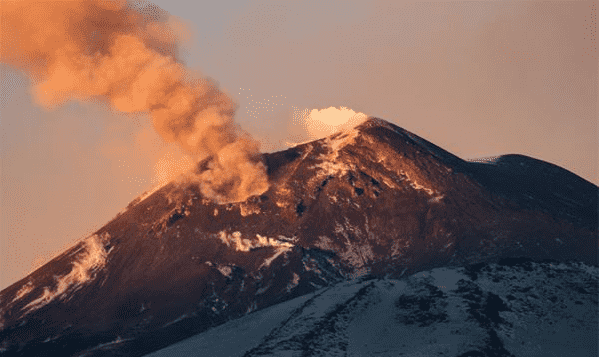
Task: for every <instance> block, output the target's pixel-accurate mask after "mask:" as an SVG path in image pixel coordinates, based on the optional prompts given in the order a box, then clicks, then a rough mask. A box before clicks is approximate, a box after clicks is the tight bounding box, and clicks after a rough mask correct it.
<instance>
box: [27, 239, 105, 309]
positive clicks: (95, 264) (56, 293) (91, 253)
mask: <svg viewBox="0 0 599 357" xmlns="http://www.w3.org/2000/svg"><path fill="white" fill-rule="evenodd" d="M108 237H109V236H108V234H105V235H104V236H103V237H102V238H100V237H99V236H98V235H96V234H94V235H92V236H91V237H88V238H86V239H85V240H83V249H82V250H83V253H81V254H80V255H79V257H78V260H76V261H75V262H74V263H73V268H72V269H71V272H70V273H68V274H67V275H64V276H61V277H58V278H56V277H55V278H56V280H57V284H56V286H55V288H54V289H53V290H51V289H50V288H49V287H45V288H44V293H43V294H42V296H40V297H39V298H37V299H35V300H33V301H31V302H30V303H29V304H27V305H26V306H25V307H24V309H26V310H27V311H26V313H29V312H31V311H33V310H37V309H39V308H40V307H42V306H44V305H46V304H48V303H49V302H50V301H52V300H54V299H55V298H57V297H61V298H64V297H65V296H66V294H65V293H66V291H67V290H68V289H69V288H71V287H74V288H77V287H81V285H83V284H84V283H87V282H89V281H90V280H92V279H93V278H94V277H95V274H94V276H92V273H94V272H96V271H97V270H98V269H101V268H103V267H104V265H105V264H106V257H107V254H108V253H107V252H106V250H104V245H103V240H106V239H108Z"/></svg>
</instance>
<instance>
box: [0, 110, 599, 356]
mask: <svg viewBox="0 0 599 357" xmlns="http://www.w3.org/2000/svg"><path fill="white" fill-rule="evenodd" d="M264 162H265V164H266V165H267V167H268V175H269V178H270V182H271V186H270V189H269V190H268V191H267V192H265V193H263V194H262V195H260V196H255V197H251V198H249V199H248V200H247V201H245V202H240V203H234V204H225V205H218V204H216V203H214V202H211V201H209V200H207V199H205V198H203V197H202V196H201V194H200V193H199V190H198V188H197V187H196V186H194V185H193V184H189V183H182V182H178V181H175V182H172V183H170V184H168V185H166V186H164V187H162V188H160V189H159V190H157V191H156V192H153V193H152V194H150V195H145V196H143V197H140V198H139V199H136V200H135V201H133V202H132V203H131V204H130V205H129V206H128V207H127V209H126V210H125V211H124V212H122V213H120V214H119V215H118V216H117V217H115V218H114V219H113V220H112V221H110V222H109V223H108V224H106V225H105V226H104V227H102V228H101V229H100V230H98V231H97V232H96V233H95V234H94V235H92V236H91V237H88V238H86V239H84V240H81V241H80V242H78V243H77V244H75V245H74V246H73V247H72V248H71V249H69V250H67V251H66V252H64V253H63V254H62V255H60V256H58V257H56V258H55V259H53V260H52V261H50V262H49V263H47V264H46V265H44V266H43V267H41V268H40V269H38V270H36V271H35V272H33V273H32V274H30V275H29V276H28V277H26V278H24V279H22V280H21V281H19V282H17V283H15V284H13V285H11V286H10V287H8V288H6V289H5V290H3V291H2V292H0V352H1V353H4V354H6V355H10V356H12V355H14V356H29V355H36V356H43V355H48V356H56V355H64V356H68V355H73V356H76V355H87V356H101V355H127V356H138V355H143V354H144V353H147V352H150V351H154V350H157V349H159V348H162V347H164V346H167V345H169V344H172V343H174V342H176V341H179V340H181V339H183V338H186V337H189V336H191V335H193V334H195V333H198V332H201V331H205V330H207V329H210V328H211V327H214V326H217V325H221V324H223V323H225V322H227V321H229V320H231V319H236V318H238V317H241V316H243V315H245V314H247V313H249V312H252V311H256V310H259V309H262V308H265V307H267V306H271V305H274V304H278V303H281V302H283V301H287V300H290V299H293V298H295V297H299V296H304V295H305V294H308V293H312V292H314V291H317V290H318V289H321V288H323V287H327V286H332V285H334V284H337V283H339V282H342V281H344V280H347V279H352V278H355V277H359V276H369V277H381V276H391V277H400V276H402V275H406V274H413V273H415V272H419V271H423V270H427V269H433V268H438V267H458V266H464V265H471V264H476V263H482V264H486V263H493V262H500V261H506V259H508V261H509V259H510V258H512V259H518V258H521V257H525V258H529V259H533V260H536V261H539V260H544V259H553V260H554V261H560V262H568V261H576V262H583V263H585V264H589V265H593V266H596V265H597V247H598V237H597V233H598V229H597V209H596V208H597V198H598V192H599V191H598V188H597V186H595V185H593V184H591V183H589V182H587V181H585V180H583V179H581V178H580V177H578V176H576V175H574V174H572V173H570V172H568V171H567V170H564V169H562V168H559V167H557V166H555V165H552V164H549V163H545V162H542V161H540V160H536V159H532V158H528V157H525V156H521V155H506V156H502V157H500V158H499V159H497V160H495V161H492V162H488V163H476V162H466V161H464V160H461V159H460V158H458V157H456V156H454V155H452V154H450V153H448V152H446V151H444V150H443V149H440V148H439V147H437V146H435V145H433V144H431V143H429V142H427V141H426V140H424V139H421V138H419V137H417V136H416V135H414V134H411V133H409V132H407V131H405V130H403V129H401V128H399V127H397V126H394V125H392V124H390V123H387V122H385V121H382V120H380V119H375V118H371V119H369V120H368V121H366V122H364V123H363V124H361V125H359V126H358V127H356V128H355V129H353V130H350V131H347V132H343V133H337V134H335V135H332V136H330V137H328V138H325V139H321V140H317V141H314V142H311V143H307V144H303V145H300V146H296V147H294V148H291V149H288V150H285V151H282V152H277V153H272V154H265V155H264ZM206 164H207V163H202V164H201V165H198V170H202V168H203V167H204V166H205V165H206ZM472 274H474V275H475V274H477V273H476V272H472ZM474 275H473V276H474ZM473 279H475V278H473ZM430 293H431V294H433V295H434V294H437V295H438V294H439V293H440V292H438V291H433V292H430ZM365 294H366V292H365ZM435 296H436V295H435ZM485 299H486V300H484V301H475V302H473V304H478V305H480V306H483V305H484V306H494V307H493V309H501V308H505V307H504V305H502V303H501V302H500V301H499V300H497V297H495V296H494V295H488V296H486V297H485ZM502 301H503V300H502ZM398 304H399V306H403V307H404V308H405V309H407V311H409V310H410V309H412V310H413V309H417V310H418V311H421V313H418V314H413V315H410V316H408V315H402V316H403V317H402V316H400V315H398V317H397V319H399V320H401V321H404V322H405V323H408V322H409V321H412V323H413V324H416V325H419V324H423V325H426V324H429V325H430V324H436V323H441V322H442V321H444V319H447V318H448V317H446V316H444V313H443V312H442V311H443V310H442V309H443V306H441V305H437V304H436V303H433V302H432V301H427V300H422V299H420V298H419V297H405V298H404V300H402V301H401V302H398ZM478 305H477V306H478ZM484 306H483V310H484V309H486V307H484ZM485 311H487V310H485ZM489 311H490V310H489ZM339 313H341V312H339ZM487 315H488V316H491V317H488V319H490V320H489V321H494V320H499V316H498V315H496V314H495V313H493V312H488V314H487ZM335 316H336V315H335ZM402 319H403V320H402ZM322 328H323V329H324V328H325V327H322ZM335 328H336V327H335V326H333V325H327V327H326V329H329V330H331V331H333V330H335ZM314 338H315V339H316V338H318V336H316V335H315V336H314Z"/></svg>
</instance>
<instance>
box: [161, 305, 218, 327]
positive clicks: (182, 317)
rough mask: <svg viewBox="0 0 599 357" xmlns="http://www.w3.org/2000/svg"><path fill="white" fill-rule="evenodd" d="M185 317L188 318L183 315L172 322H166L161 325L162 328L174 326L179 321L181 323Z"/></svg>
mask: <svg viewBox="0 0 599 357" xmlns="http://www.w3.org/2000/svg"><path fill="white" fill-rule="evenodd" d="M213 309H214V308H213ZM187 317H188V315H187V314H183V315H181V316H179V317H177V318H176V319H174V320H173V321H170V322H167V323H166V324H164V325H162V327H167V326H170V325H172V324H175V323H177V322H179V321H181V320H183V319H186V318H187Z"/></svg>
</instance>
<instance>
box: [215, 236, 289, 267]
mask: <svg viewBox="0 0 599 357" xmlns="http://www.w3.org/2000/svg"><path fill="white" fill-rule="evenodd" d="M218 238H219V239H220V240H221V242H223V243H224V244H226V245H227V247H232V248H234V249H235V250H236V251H241V252H249V251H250V250H251V249H252V248H260V247H272V248H275V250H276V252H275V254H274V255H273V256H271V257H270V258H267V259H266V260H265V261H264V263H263V264H262V265H261V267H262V266H270V263H272V261H273V260H274V259H276V258H277V257H278V256H279V255H281V254H282V253H284V252H286V251H288V250H290V249H291V248H292V247H294V245H293V244H291V243H288V242H283V241H280V240H278V239H275V238H269V237H265V236H261V235H260V234H256V238H254V239H246V238H243V239H242V238H241V232H233V233H232V234H227V233H225V232H224V231H221V232H219V235H218Z"/></svg>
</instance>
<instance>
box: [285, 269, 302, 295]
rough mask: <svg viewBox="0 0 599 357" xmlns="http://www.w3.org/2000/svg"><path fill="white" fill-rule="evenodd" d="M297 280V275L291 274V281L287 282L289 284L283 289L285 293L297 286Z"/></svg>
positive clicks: (298, 278)
mask: <svg viewBox="0 0 599 357" xmlns="http://www.w3.org/2000/svg"><path fill="white" fill-rule="evenodd" d="M299 280H300V277H299V275H297V274H296V273H293V280H291V281H290V282H289V284H287V287H286V288H285V289H286V290H287V292H290V291H291V290H292V289H293V288H295V287H296V286H297V285H298V284H299Z"/></svg>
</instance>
